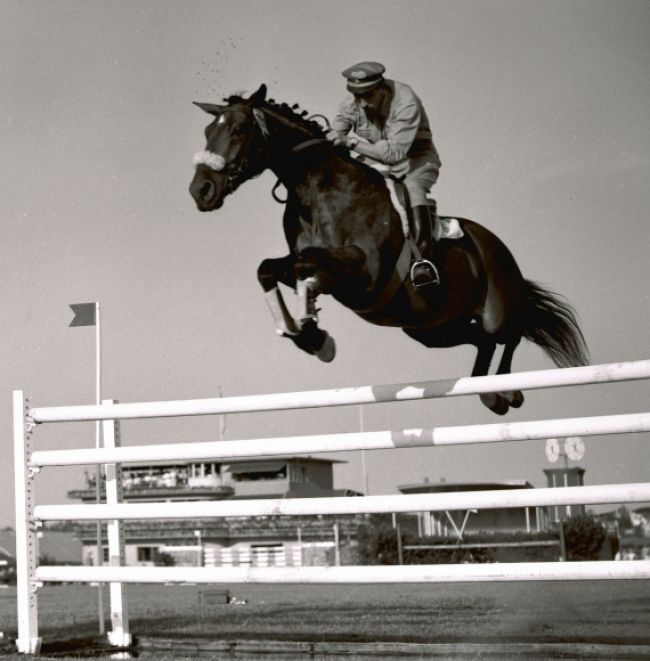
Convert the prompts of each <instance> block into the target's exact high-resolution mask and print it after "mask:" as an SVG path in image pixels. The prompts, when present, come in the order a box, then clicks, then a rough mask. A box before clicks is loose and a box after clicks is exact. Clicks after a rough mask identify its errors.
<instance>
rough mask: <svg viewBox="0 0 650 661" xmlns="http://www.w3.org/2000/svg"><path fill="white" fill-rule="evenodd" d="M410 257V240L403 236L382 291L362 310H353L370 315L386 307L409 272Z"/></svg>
mask: <svg viewBox="0 0 650 661" xmlns="http://www.w3.org/2000/svg"><path fill="white" fill-rule="evenodd" d="M411 257H412V246H411V242H410V241H408V240H407V239H406V238H405V239H404V243H402V250H401V251H400V254H399V257H398V258H397V262H396V263H395V268H394V269H393V271H392V273H391V274H390V279H389V280H388V282H387V283H386V286H385V287H384V288H383V290H382V292H381V293H380V294H379V296H378V297H377V298H376V299H375V301H374V302H373V304H372V305H371V306H370V307H367V308H364V309H363V310H354V312H356V313H357V314H360V315H362V316H363V315H370V314H373V313H374V312H377V311H378V310H381V309H382V308H383V307H386V305H388V304H389V303H390V302H391V300H392V299H393V297H394V296H395V294H397V291H398V289H399V288H400V287H401V286H402V283H403V282H404V280H405V279H406V276H407V275H408V274H409V270H410V267H411Z"/></svg>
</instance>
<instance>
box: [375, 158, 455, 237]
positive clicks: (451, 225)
mask: <svg viewBox="0 0 650 661" xmlns="http://www.w3.org/2000/svg"><path fill="white" fill-rule="evenodd" d="M376 169H379V168H376ZM386 185H387V186H388V192H389V193H390V200H391V202H392V203H393V206H394V207H395V209H396V210H397V213H398V214H399V218H400V220H401V221H402V230H403V231H404V236H408V235H409V221H408V216H407V215H406V209H405V208H404V205H403V203H402V201H401V199H400V196H399V195H398V194H397V190H396V187H395V182H394V181H393V180H392V179H389V178H388V177H387V178H386ZM434 204H435V203H434ZM463 236H464V234H463V230H462V229H461V226H460V223H459V222H458V219H457V218H447V217H445V218H441V217H440V216H438V217H437V218H436V224H435V227H434V228H433V238H434V240H435V241H440V239H460V238H462V237H463Z"/></svg>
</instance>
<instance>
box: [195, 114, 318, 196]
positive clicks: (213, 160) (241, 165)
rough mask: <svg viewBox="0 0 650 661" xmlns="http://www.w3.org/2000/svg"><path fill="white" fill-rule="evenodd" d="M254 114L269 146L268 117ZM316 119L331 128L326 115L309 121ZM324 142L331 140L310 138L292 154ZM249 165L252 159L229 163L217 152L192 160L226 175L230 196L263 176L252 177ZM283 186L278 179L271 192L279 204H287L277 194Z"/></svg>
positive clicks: (251, 136) (203, 154)
mask: <svg viewBox="0 0 650 661" xmlns="http://www.w3.org/2000/svg"><path fill="white" fill-rule="evenodd" d="M252 112H253V119H254V121H255V125H256V126H257V128H258V130H259V132H260V135H261V138H262V140H263V142H264V144H265V145H268V142H269V137H270V133H269V130H268V127H267V125H266V116H265V115H264V112H263V111H262V110H261V109H260V108H252ZM314 117H320V118H322V119H323V120H324V121H325V123H326V124H327V126H328V128H329V121H328V119H327V117H325V116H324V115H312V116H311V117H310V118H309V119H313V118H314ZM254 135H255V133H251V135H250V136H249V141H252V140H253V138H254ZM324 142H327V143H329V140H327V139H326V138H309V139H308V140H304V141H303V142H300V143H298V144H297V145H294V146H293V147H292V149H291V151H292V153H298V152H301V151H303V150H305V149H309V148H310V147H314V146H316V145H321V144H323V143H324ZM242 147H243V145H242ZM249 163H250V159H249V158H248V157H247V156H243V157H242V158H239V159H238V158H235V159H233V160H231V161H230V162H227V161H226V160H225V158H224V157H223V156H221V155H220V154H216V153H215V152H211V151H209V150H203V151H200V152H198V153H196V154H195V155H194V157H193V159H192V164H193V165H194V166H195V167H196V166H198V165H205V166H206V167H208V168H210V169H211V170H213V171H214V172H225V173H226V175H227V176H226V183H225V193H226V195H229V194H230V193H233V192H234V191H235V190H237V188H239V186H240V185H241V184H242V183H243V182H244V181H246V180H248V179H255V178H257V177H259V176H260V175H261V174H262V173H261V172H259V173H257V174H255V175H251V174H250V173H249ZM281 184H282V182H281V180H280V179H278V180H277V181H276V183H275V185H274V186H273V189H272V190H271V195H272V196H273V199H274V200H275V201H276V202H279V203H280V204H285V203H286V200H283V199H281V198H279V197H278V196H277V195H276V192H275V191H276V190H277V189H278V187H279V186H280V185H281Z"/></svg>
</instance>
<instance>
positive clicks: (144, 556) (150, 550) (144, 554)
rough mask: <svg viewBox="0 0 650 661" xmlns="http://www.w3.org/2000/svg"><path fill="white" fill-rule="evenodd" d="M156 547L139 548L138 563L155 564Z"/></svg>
mask: <svg viewBox="0 0 650 661" xmlns="http://www.w3.org/2000/svg"><path fill="white" fill-rule="evenodd" d="M154 550H155V546H138V562H153V555H154Z"/></svg>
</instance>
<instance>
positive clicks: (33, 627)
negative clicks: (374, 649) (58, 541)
mask: <svg viewBox="0 0 650 661" xmlns="http://www.w3.org/2000/svg"><path fill="white" fill-rule="evenodd" d="M13 407H14V413H13V416H14V420H13V422H14V475H15V490H16V591H17V595H18V604H17V608H18V638H17V639H16V647H17V648H18V651H19V652H22V653H24V654H38V653H39V651H40V647H41V639H40V638H39V637H38V599H37V597H36V587H37V584H36V579H35V575H36V563H37V562H38V540H37V536H36V530H35V523H34V519H33V511H34V474H33V472H32V470H31V468H30V466H29V463H30V455H31V448H30V436H31V432H32V429H31V424H29V423H28V421H27V410H28V406H27V400H26V399H25V395H24V393H23V391H22V390H14V393H13Z"/></svg>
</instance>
